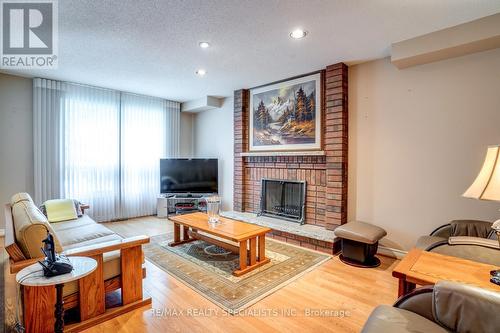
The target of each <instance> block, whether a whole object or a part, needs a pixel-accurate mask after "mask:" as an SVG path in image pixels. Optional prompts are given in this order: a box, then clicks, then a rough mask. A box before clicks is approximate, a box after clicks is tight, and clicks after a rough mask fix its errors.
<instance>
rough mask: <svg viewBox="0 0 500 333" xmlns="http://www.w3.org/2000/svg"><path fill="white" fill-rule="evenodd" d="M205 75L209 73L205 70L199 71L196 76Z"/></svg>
mask: <svg viewBox="0 0 500 333" xmlns="http://www.w3.org/2000/svg"><path fill="white" fill-rule="evenodd" d="M205 74H207V71H206V70H204V69H198V70H197V71H196V75H198V76H205Z"/></svg>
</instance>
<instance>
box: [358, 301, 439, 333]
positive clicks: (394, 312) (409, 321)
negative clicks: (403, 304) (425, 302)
mask: <svg viewBox="0 0 500 333" xmlns="http://www.w3.org/2000/svg"><path fill="white" fill-rule="evenodd" d="M361 332H362V333H368V332H377V333H404V332H425V333H447V332H448V330H446V329H444V328H443V327H441V326H439V325H438V324H436V323H434V322H433V321H431V320H429V319H427V318H424V317H422V316H419V315H418V314H416V313H414V312H410V311H407V310H403V309H398V308H395V307H392V306H389V305H379V306H377V307H376V308H375V310H373V312H372V313H371V315H370V317H368V320H367V321H366V323H365V326H364V327H363V329H362V330H361Z"/></svg>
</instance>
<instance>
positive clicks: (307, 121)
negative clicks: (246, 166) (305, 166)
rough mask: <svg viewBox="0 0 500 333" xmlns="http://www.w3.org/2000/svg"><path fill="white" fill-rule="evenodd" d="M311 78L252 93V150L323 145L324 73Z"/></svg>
mask: <svg viewBox="0 0 500 333" xmlns="http://www.w3.org/2000/svg"><path fill="white" fill-rule="evenodd" d="M307 79H308V80H303V79H296V80H293V81H288V82H285V83H281V84H278V85H273V86H269V87H267V88H264V89H263V88H260V89H258V90H259V91H255V92H254V91H252V92H251V100H250V103H251V104H250V106H251V123H250V125H251V128H250V149H251V150H297V149H314V148H316V147H318V148H319V132H320V129H319V124H320V122H319V121H320V112H319V108H320V106H319V105H318V104H319V103H318V101H319V96H317V94H318V93H320V91H319V80H320V75H319V74H316V75H310V76H308V77H307ZM262 90H263V91H262Z"/></svg>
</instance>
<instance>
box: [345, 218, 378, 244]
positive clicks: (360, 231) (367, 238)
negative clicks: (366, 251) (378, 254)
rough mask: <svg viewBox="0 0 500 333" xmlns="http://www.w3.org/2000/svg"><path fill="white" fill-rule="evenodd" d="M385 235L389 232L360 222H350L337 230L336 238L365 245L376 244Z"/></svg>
mask: <svg viewBox="0 0 500 333" xmlns="http://www.w3.org/2000/svg"><path fill="white" fill-rule="evenodd" d="M385 235H387V232H386V231H385V230H384V229H382V228H380V227H377V226H376V225H373V224H370V223H365V222H359V221H353V222H349V223H346V224H344V225H341V226H339V227H337V229H335V236H337V237H340V238H345V239H350V240H353V241H356V242H361V243H365V244H375V243H376V242H378V241H379V240H380V239H381V238H382V237H384V236H385Z"/></svg>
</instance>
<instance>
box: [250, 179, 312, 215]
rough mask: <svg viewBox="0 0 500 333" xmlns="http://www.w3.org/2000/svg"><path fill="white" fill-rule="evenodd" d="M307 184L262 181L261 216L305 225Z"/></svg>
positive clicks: (272, 180)
mask: <svg viewBox="0 0 500 333" xmlns="http://www.w3.org/2000/svg"><path fill="white" fill-rule="evenodd" d="M305 191H306V182H303V181H293V180H279V179H266V178H263V179H262V192H261V196H260V212H259V215H266V216H273V217H278V218H282V219H285V220H289V221H293V222H298V223H300V224H302V223H304V204H305V196H306V192H305Z"/></svg>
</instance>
